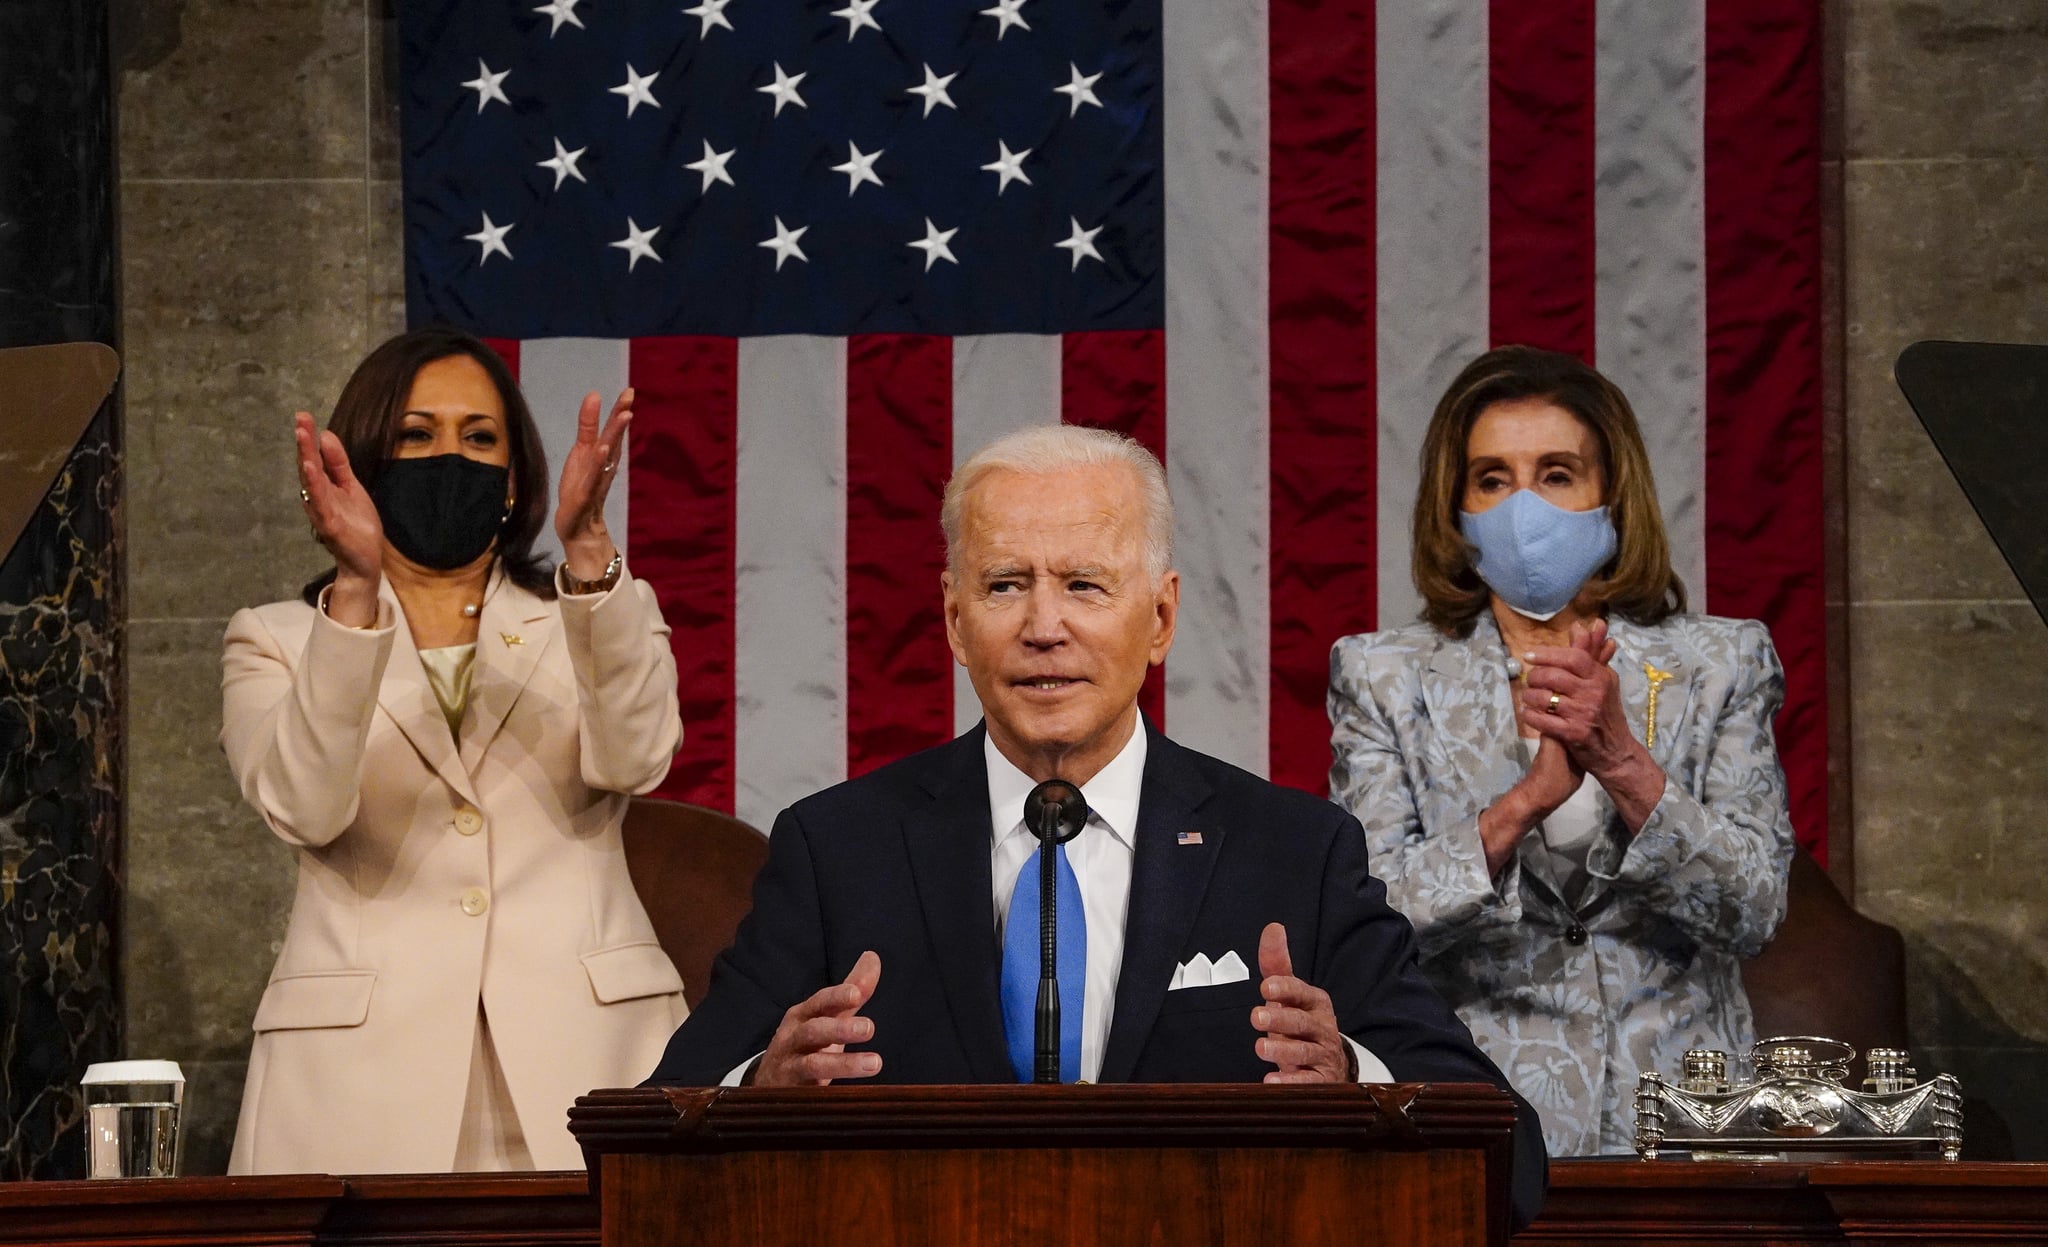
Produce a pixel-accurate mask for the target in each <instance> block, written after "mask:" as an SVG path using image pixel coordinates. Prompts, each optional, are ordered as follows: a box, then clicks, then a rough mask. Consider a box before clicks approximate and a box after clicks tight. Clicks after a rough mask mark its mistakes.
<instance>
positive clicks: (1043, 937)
mask: <svg viewBox="0 0 2048 1247" xmlns="http://www.w3.org/2000/svg"><path fill="white" fill-rule="evenodd" d="M1059 834H1060V807H1059V806H1058V805H1057V804H1055V803H1053V802H1051V801H1047V802H1044V803H1042V804H1041V805H1040V806H1039V808H1038V1013H1037V1026H1036V1038H1035V1046H1034V1053H1033V1061H1032V1074H1031V1081H1032V1082H1035V1083H1057V1082H1058V1081H1059V1080H1060V981H1059V918H1058V916H1057V915H1056V913H1055V907H1056V898H1057V897H1058V895H1059V872H1058V870H1057V869H1056V867H1057V863H1056V862H1054V860H1053V854H1055V853H1057V852H1058V851H1059V843H1060V841H1059Z"/></svg>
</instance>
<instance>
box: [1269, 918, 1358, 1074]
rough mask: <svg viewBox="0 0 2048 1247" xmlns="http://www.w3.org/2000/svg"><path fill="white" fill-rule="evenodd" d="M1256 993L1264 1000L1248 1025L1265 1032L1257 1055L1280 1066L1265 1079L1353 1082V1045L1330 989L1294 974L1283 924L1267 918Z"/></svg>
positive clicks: (1292, 961) (1285, 929)
mask: <svg viewBox="0 0 2048 1247" xmlns="http://www.w3.org/2000/svg"><path fill="white" fill-rule="evenodd" d="M1259 973H1260V974H1261V975H1262V976H1264V977H1263V978H1262V979H1261V981H1260V983H1259V994H1260V995H1261V996H1264V997H1265V998H1266V1003H1265V1004H1262V1005H1260V1006H1258V1007H1257V1008H1255V1009H1253V1010H1252V1026H1253V1027H1254V1028H1256V1029H1258V1030H1262V1031H1264V1032H1266V1034H1265V1038H1263V1039H1261V1040H1259V1041H1258V1045H1257V1048H1258V1053H1259V1059H1260V1060H1262V1061H1271V1062H1272V1063H1273V1064H1275V1065H1277V1066H1279V1067H1280V1068H1279V1069H1277V1070H1274V1071H1273V1072H1272V1073H1270V1074H1268V1075H1266V1081H1267V1082H1351V1081H1353V1080H1354V1079H1356V1078H1357V1076H1358V1075H1357V1072H1356V1071H1355V1070H1354V1069H1353V1068H1352V1064H1351V1046H1350V1045H1349V1044H1347V1043H1345V1042H1344V1034H1343V1032H1342V1031H1339V1030H1338V1029H1337V1011H1336V1009H1335V1008H1333V1007H1332V1006H1331V1004H1330V993H1328V992H1326V991H1324V990H1323V989H1322V988H1320V987H1316V986H1313V985H1311V984H1308V983H1304V982H1302V981H1301V980H1300V979H1298V978H1295V977H1294V960H1293V958H1291V957H1289V956H1288V954H1287V928H1285V927H1283V926H1281V925H1280V924H1279V923H1277V922H1269V923H1267V924H1266V929H1265V930H1264V931H1261V932H1260V933H1259Z"/></svg>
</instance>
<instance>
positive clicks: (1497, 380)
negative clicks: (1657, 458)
mask: <svg viewBox="0 0 2048 1247" xmlns="http://www.w3.org/2000/svg"><path fill="white" fill-rule="evenodd" d="M1522 398H1540V399H1547V400H1549V401H1550V402H1553V403H1556V404H1557V405H1558V406H1559V407H1562V408H1564V409H1565V410H1566V411H1568V412H1570V413H1571V414H1572V415H1573V416H1575V417H1577V419H1578V421H1579V423H1581V424H1583V425H1585V426H1586V427H1587V428H1588V429H1590V430H1591V431H1592V433H1593V440H1595V441H1596V442H1598V443H1599V444H1600V467H1601V475H1602V476H1603V477H1604V478H1605V480H1606V483H1607V496H1606V499H1605V501H1606V504H1607V507H1608V511H1609V514H1610V515H1611V516H1612V518H1613V520H1614V528H1615V533H1616V536H1617V539H1618V540H1617V542H1616V549H1615V555H1614V557H1613V558H1612V559H1610V560H1609V561H1608V562H1607V564H1606V565H1605V566H1604V567H1601V568H1600V569H1599V570H1598V571H1596V572H1594V573H1593V578H1592V580H1590V581H1588V582H1587V585H1586V588H1587V589H1588V590H1590V591H1591V593H1592V595H1593V597H1594V599H1595V600H1597V601H1598V602H1599V603H1600V605H1601V606H1603V607H1604V608H1606V610H1608V611H1609V612H1611V613H1613V614H1618V615H1620V616H1621V617H1622V618H1624V619H1627V620H1629V621H1630V622H1632V623H1638V624H1654V623H1658V622H1660V621H1662V620H1664V619H1666V618H1668V617H1669V616H1671V615H1674V614H1677V613H1678V612H1680V611H1683V610H1684V609H1685V585H1684V584H1683V583H1681V582H1680V581H1679V579H1678V574H1677V573H1676V572H1674V571H1672V570H1671V543H1670V541H1669V540H1668V539H1667V538H1666V537H1665V535H1664V517H1663V513H1662V512H1661V511H1660V510H1659V509H1658V506H1657V486H1656V482H1655V481H1653V480H1652V479H1651V476H1650V455H1649V452H1648V451H1647V450H1645V449H1644V447H1643V435H1642V431H1641V430H1640V429H1639V428H1638V427H1637V426H1636V416H1635V412H1634V411H1632V410H1631V409H1630V408H1629V405H1628V399H1627V398H1626V397H1624V396H1623V394H1622V392H1621V391H1620V390H1619V389H1617V388H1615V385H1614V383H1613V382H1612V381H1609V380H1608V379H1607V378H1606V377H1603V376H1601V375H1600V373H1599V372H1598V371H1596V370H1595V369H1593V368H1592V367H1590V366H1588V365H1587V364H1585V363H1582V362H1581V361H1579V360H1578V359H1575V358H1573V357H1572V356H1570V355H1565V354H1561V353H1559V352H1557V351H1539V350H1537V349H1536V348H1534V347H1528V346H1503V347H1498V348H1496V349H1494V350H1491V351H1488V352H1487V353H1486V354H1484V355H1481V356H1480V357H1479V358H1478V359H1475V360H1473V361H1472V362H1471V363H1470V364H1467V365H1466V366H1465V370H1464V371H1463V372H1460V373H1459V374H1458V376H1457V379H1456V380H1454V381H1452V382H1451V386H1450V388H1449V389H1447V390H1445V391H1444V396H1443V398H1441V399H1439V400H1438V401H1437V405H1436V414H1435V415H1433V416H1431V417H1430V421H1429V432H1428V433H1427V434H1425V435H1424V437H1423V441H1422V486H1421V489H1420V490H1419V491H1418V492H1417V494H1416V496H1415V521H1414V533H1415V545H1414V555H1413V567H1414V575H1415V588H1416V589H1417V591H1419V592H1420V593H1421V594H1422V600H1423V609H1422V617H1423V619H1424V620H1426V621H1428V622H1429V623H1430V624H1432V625H1434V626H1435V627H1436V628H1437V629H1438V630H1439V631H1441V632H1443V633H1444V634H1446V635H1448V636H1465V635H1468V634H1469V633H1470V632H1471V631H1472V624H1473V621H1474V620H1476V619H1477V618H1478V617H1479V613H1480V612H1481V611H1483V610H1485V609H1486V607H1487V601H1488V596H1489V592H1488V590H1487V587H1486V582H1485V581H1483V580H1481V579H1480V578H1479V573H1478V572H1477V571H1476V570H1474V567H1475V565H1476V562H1477V559H1476V557H1475V555H1476V552H1475V551H1474V550H1473V548H1472V545H1471V543H1470V542H1468V541H1466V540H1465V536H1464V534H1463V533H1462V532H1461V531H1460V530H1459V528H1458V514H1459V511H1460V509H1461V506H1462V503H1463V500H1464V495H1465V458H1466V445H1467V442H1468V441H1469V440H1470V438H1471V435H1472V425H1473V424H1474V422H1476V421H1477V420H1478V419H1479V415H1480V413H1481V412H1483V411H1485V410H1486V409H1487V408H1488V407H1490V406H1492V405H1493V404H1495V403H1500V402H1508V401H1511V400H1514V399H1522Z"/></svg>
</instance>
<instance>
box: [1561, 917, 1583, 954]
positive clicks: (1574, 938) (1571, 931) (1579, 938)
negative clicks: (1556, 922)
mask: <svg viewBox="0 0 2048 1247" xmlns="http://www.w3.org/2000/svg"><path fill="white" fill-rule="evenodd" d="M1564 942H1565V943H1567V944H1570V945H1571V946H1572V947H1573V948H1577V947H1578V946H1579V945H1581V944H1583V943H1585V942H1586V928H1584V927H1582V926H1580V925H1579V924H1578V923H1576V922H1574V923H1573V924H1571V925H1570V926H1568V927H1566V928H1565V929H1564Z"/></svg>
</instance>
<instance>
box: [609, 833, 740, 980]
mask: <svg viewBox="0 0 2048 1247" xmlns="http://www.w3.org/2000/svg"><path fill="white" fill-rule="evenodd" d="M625 841H626V869H627V871H628V872H630V873H631V874H632V876H633V890H634V891H635V892H637V893H639V894H640V903H641V905H643V906H645V907H646V909H647V917H648V918H649V919H650V920H651V921H652V922H653V923H654V936H655V938H656V939H658V940H660V941H661V947H662V951H664V952H666V953H667V954H668V956H669V960H670V961H673V962H675V963H676V970H677V972H678V973H680V974H681V975H682V976H683V999H684V1000H685V1001H687V1002H688V1003H689V1006H690V1007H691V1008H692V1009H694V1008H696V1007H697V1002H698V1001H700V1000H702V999H704V992H705V990H706V989H708V988H709V987H710V986H711V962H712V959H713V958H715V957H717V956H718V954H719V953H721V952H723V951H724V950H725V947H726V945H728V944H730V943H732V937H733V932H735V931H737V930H739V925H740V919H742V918H744V917H746V916H747V911H748V910H749V909H751V908H752V907H753V890H754V876H755V875H756V874H758V873H760V870H761V866H762V864H763V863H765V862H766V861H767V860H768V837H766V836H764V835H762V834H761V833H760V832H758V831H756V830H754V829H753V828H752V827H750V826H748V825H747V824H745V823H743V822H741V821H740V820H739V819H736V818H734V817H733V816H732V815H730V814H721V813H719V812H718V811H717V810H708V809H705V808H704V807H703V806H701V805H685V804H683V803H682V802H680V801H662V800H659V799H657V798H654V797H635V798H633V803H632V805H631V806H630V807H628V809H627V810H626V823H625Z"/></svg>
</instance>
